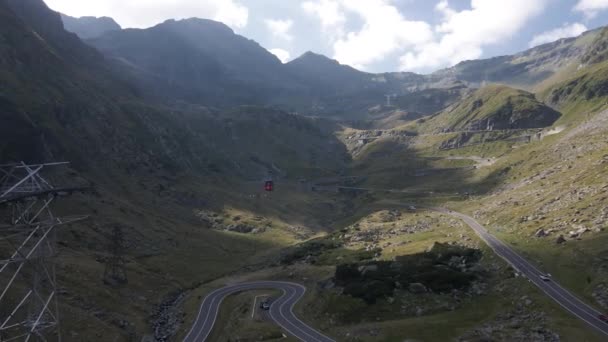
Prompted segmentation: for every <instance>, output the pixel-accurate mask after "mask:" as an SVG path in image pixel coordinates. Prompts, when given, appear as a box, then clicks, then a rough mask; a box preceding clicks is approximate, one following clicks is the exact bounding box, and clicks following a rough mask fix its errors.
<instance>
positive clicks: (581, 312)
mask: <svg viewBox="0 0 608 342" xmlns="http://www.w3.org/2000/svg"><path fill="white" fill-rule="evenodd" d="M429 209H431V210H434V211H438V212H442V213H445V214H448V215H451V216H454V217H458V218H460V219H462V220H463V221H464V222H465V223H466V224H467V225H468V226H469V227H471V228H472V229H473V230H474V231H475V233H477V235H479V237H480V238H481V239H482V240H483V241H485V243H486V244H487V245H488V246H490V248H492V250H494V252H495V253H496V254H497V255H498V256H500V257H501V258H503V259H504V260H505V261H507V262H508V263H509V264H511V266H513V267H514V268H515V269H516V270H518V271H519V272H520V273H521V274H522V275H524V276H525V277H527V278H528V279H529V280H530V281H531V282H532V283H533V284H534V285H536V286H537V287H538V288H539V289H541V290H542V291H543V292H544V293H545V294H546V295H547V296H549V297H551V299H553V300H554V301H556V302H557V303H558V304H559V305H561V306H562V307H564V309H566V310H568V311H569V312H570V313H572V314H573V315H575V316H576V317H578V318H580V319H581V320H582V321H584V322H585V323H587V324H588V325H589V326H590V327H592V328H594V329H595V330H597V331H598V332H600V333H601V334H603V335H604V336H606V338H607V339H608V323H606V322H603V321H602V320H600V319H599V318H598V316H599V315H601V314H602V313H601V312H599V311H598V310H596V309H594V308H592V307H591V306H589V305H587V304H586V303H585V302H583V301H582V300H580V299H579V298H578V297H576V296H575V295H574V294H572V293H571V292H569V291H568V290H566V289H565V288H563V287H561V286H560V285H559V284H558V283H556V282H555V281H554V280H553V279H551V280H549V281H544V280H543V279H541V278H540V275H545V273H544V272H542V271H541V270H539V269H538V268H537V267H536V266H534V265H532V264H531V263H529V262H528V261H527V260H526V259H524V258H523V257H522V256H521V255H519V254H518V253H517V252H515V251H514V250H513V249H511V247H509V246H507V245H506V244H505V243H504V242H502V241H500V240H498V239H497V238H496V237H494V236H493V235H492V234H490V233H489V232H488V231H487V230H486V229H485V228H484V227H483V226H482V225H481V224H479V222H477V221H476V220H475V219H473V218H472V217H470V216H467V215H464V214H461V213H457V212H454V211H451V210H449V209H445V208H429ZM581 281H583V280H581Z"/></svg>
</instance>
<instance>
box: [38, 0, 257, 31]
mask: <svg viewBox="0 0 608 342" xmlns="http://www.w3.org/2000/svg"><path fill="white" fill-rule="evenodd" d="M45 2H46V3H47V4H48V6H49V7H51V8H52V9H54V10H56V11H59V12H63V13H65V14H68V15H71V16H76V17H81V16H87V15H88V16H109V17H112V18H114V19H115V20H116V21H117V22H118V23H119V24H121V25H122V26H123V27H139V28H143V27H150V26H154V25H156V24H158V23H161V22H163V21H165V20H167V19H185V18H191V17H199V18H208V19H213V20H217V21H221V22H223V23H224V24H226V25H228V26H231V27H232V28H234V29H242V28H244V27H245V26H247V22H248V20H249V10H248V8H247V7H245V6H243V5H242V4H240V3H239V2H238V1H235V0H204V1H201V0H172V1H167V0H126V1H125V0H104V1H82V0H45Z"/></svg>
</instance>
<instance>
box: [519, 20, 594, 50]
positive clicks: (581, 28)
mask: <svg viewBox="0 0 608 342" xmlns="http://www.w3.org/2000/svg"><path fill="white" fill-rule="evenodd" d="M585 31H587V27H586V26H585V25H583V24H581V23H574V24H571V25H569V24H564V25H563V26H562V27H558V28H556V29H553V30H549V31H546V32H543V33H541V34H538V35H536V36H534V38H532V40H531V41H530V44H529V45H530V47H535V46H538V45H541V44H545V43H551V42H554V41H556V40H558V39H562V38H569V37H576V36H578V35H580V34H581V33H583V32H585Z"/></svg>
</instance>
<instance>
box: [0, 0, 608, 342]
mask: <svg viewBox="0 0 608 342" xmlns="http://www.w3.org/2000/svg"><path fill="white" fill-rule="evenodd" d="M606 32H608V28H600V29H596V30H592V31H588V32H586V33H584V34H582V35H581V36H579V37H576V38H567V39H561V40H559V41H556V42H554V43H549V44H545V45H540V46H538V47H534V48H532V49H530V50H527V51H524V52H521V53H519V54H516V55H514V56H503V57H496V58H492V59H487V60H474V61H466V62H461V63H459V64H457V65H455V66H454V67H451V68H448V69H444V70H439V71H436V72H434V73H430V74H425V75H420V74H415V73H410V72H395V73H381V74H374V73H368V72H362V71H359V70H356V69H354V68H352V67H349V66H346V65H342V64H340V63H338V62H337V61H334V60H331V59H330V58H327V57H325V56H323V55H319V54H316V53H312V52H308V53H305V54H304V55H302V56H301V57H299V58H296V59H294V60H292V61H291V62H288V63H282V62H281V61H279V60H278V58H277V57H275V56H274V55H272V54H271V53H270V52H268V51H266V49H264V48H263V47H262V46H260V45H259V44H258V43H256V42H255V41H253V40H250V39H247V38H245V37H243V36H240V35H238V34H237V33H235V32H234V31H233V30H232V29H230V28H229V27H228V26H226V25H224V24H222V23H220V22H216V21H212V20H207V19H196V18H193V19H184V20H168V21H166V22H163V23H160V24H158V25H156V26H153V27H151V28H148V29H122V28H121V27H120V26H119V25H118V24H117V23H116V22H114V21H113V20H112V19H111V18H101V19H97V18H80V19H78V18H72V17H68V16H65V15H60V14H59V13H57V12H54V11H52V10H51V9H49V8H48V7H47V6H46V4H45V3H44V2H43V1H42V0H0V85H1V88H0V137H1V138H0V160H1V161H2V162H3V163H4V162H6V163H12V162H19V161H25V162H27V163H39V162H52V161H69V162H70V165H69V166H68V167H67V170H65V171H64V173H63V174H61V175H60V176H61V177H62V179H64V180H68V181H69V182H71V183H77V184H81V183H82V184H87V187H90V188H91V189H92V190H91V191H88V192H83V193H74V194H72V196H71V197H69V198H67V199H65V200H62V201H61V202H60V203H57V205H56V206H54V208H53V210H54V212H56V213H57V215H58V216H69V215H74V214H81V215H86V216H88V219H87V220H85V221H82V222H77V223H74V224H72V225H70V226H67V227H65V228H60V229H58V230H57V231H56V233H57V241H58V243H57V250H58V251H59V252H58V254H57V255H56V256H55V258H54V260H55V265H56V270H57V281H56V282H57V294H58V296H59V307H58V311H59V312H60V317H61V325H60V329H59V330H57V331H54V332H53V334H54V335H53V336H54V337H56V336H59V335H60V336H61V339H62V340H64V341H149V342H152V341H181V340H186V341H189V340H193V341H194V340H197V341H198V340H203V339H200V338H199V339H196V338H192V337H191V336H190V335H189V332H190V331H191V330H192V331H196V334H197V335H199V333H200V335H203V334H204V335H206V334H209V339H208V340H209V341H211V340H212V341H279V340H288V341H296V340H306V341H308V340H310V341H325V340H328V341H329V340H335V341H448V340H450V341H488V340H490V341H551V342H553V341H604V340H606V336H607V335H606V334H607V333H608V324H606V323H605V322H602V320H601V319H600V318H598V317H599V315H600V314H601V313H602V312H604V313H605V312H608V268H607V267H606V261H607V260H608V247H607V246H608V244H607V243H606V242H607V241H608V231H606V228H608V209H607V208H608V182H607V181H606V173H607V169H606V166H607V165H608V139H607V137H608V91H607V89H608V87H606V85H607V82H608V58H607V57H606V56H608V51H607V50H606V46H608V35H607V33H606ZM243 56H246V57H247V58H244V57H243ZM386 94H396V96H395V97H394V98H393V99H392V101H391V100H390V97H389V101H388V102H387V98H386V97H385V95H386ZM57 176H58V175H50V176H49V177H51V178H49V179H50V180H53V179H55V178H56V177H57ZM269 180H271V181H272V182H273V185H274V188H273V189H272V190H273V191H265V189H264V184H265V182H267V181H269ZM11 210H12V207H10V206H0V214H1V215H2V218H3V219H5V220H4V221H6V222H4V221H3V225H0V230H1V229H4V230H3V231H2V236H0V260H4V259H5V258H9V257H10V248H12V247H13V246H12V245H11V242H7V241H8V239H5V238H7V237H11V235H9V233H10V230H8V229H5V227H8V226H10V220H12V219H11V214H12V212H11ZM4 223H6V224H4ZM117 235H119V236H120V238H117ZM497 239H498V240H500V241H502V242H500V241H498V240H497ZM117 240H120V241H119V242H117ZM117 253H118V254H120V256H121V258H123V259H124V271H125V274H126V277H127V279H126V280H125V281H124V282H122V281H120V282H119V281H117V279H114V280H112V279H107V277H106V276H105V274H106V270H107V267H109V266H108V265H110V264H111V262H112V260H113V258H115V257H116V254H117ZM7 264H8V263H7ZM541 270H542V271H541ZM32 272H33V271H28V272H26V273H25V274H24V275H23V276H22V277H21V278H18V279H17V284H18V285H17V287H18V288H19V289H22V288H25V287H27V286H28V285H27V284H29V281H30V280H31V277H32V274H33V273H32ZM541 275H542V276H543V277H549V278H550V280H548V281H547V280H545V279H543V278H540V276H541ZM7 281H10V282H12V280H11V279H10V277H9V276H7V275H6V273H2V271H0V284H2V286H4V284H6V283H7ZM266 282H273V283H266ZM241 284H249V285H241ZM252 284H253V285H252ZM255 284H258V285H259V284H261V285H259V286H258V285H255ZM264 284H270V285H272V286H270V285H268V286H264ZM277 284H278V285H277ZM281 284H283V285H281ZM285 284H292V285H285ZM293 284H296V285H293ZM241 286H242V288H241ZM231 287H232V288H231ZM222 288H224V291H225V293H224V294H226V296H225V298H224V296H222V297H220V296H218V295H217V293H223V292H221V291H220V290H218V289H222ZM234 289H237V290H234ZM245 289H248V290H247V291H244V290H245ZM214 291H218V292H214ZM229 292H230V293H233V292H234V294H233V295H230V296H228V295H227V293H229ZM213 293H215V294H216V296H217V297H213V296H210V297H207V296H208V295H209V294H213ZM10 295H11V293H10V292H9V297H10ZM259 296H267V297H268V298H270V307H269V310H268V311H264V310H265V309H262V308H259V307H257V305H256V303H257V302H256V300H257V297H259ZM206 298H209V299H208V300H207V299H206ZM16 301H18V299H17V298H9V301H8V302H2V298H1V297H0V324H2V323H4V318H5V317H8V318H12V317H13V314H12V313H11V311H12V308H13V306H14V304H15V302H16ZM274 302H276V303H278V304H277V305H276V306H273V303H274ZM205 303H207V304H205ZM252 303H253V307H252ZM220 304H221V305H220ZM201 305H202V307H201ZM214 310H217V312H215V313H214ZM202 312H205V320H200V317H198V316H199V315H202ZM211 317H213V319H211ZM277 317H278V318H277ZM275 323H277V324H275ZM286 327H287V328H286ZM289 327H291V328H289ZM291 330H292V332H291V333H289V332H290V331H291ZM293 331H299V332H296V333H293ZM317 334H319V335H317ZM294 335H295V336H297V337H294ZM311 336H312V337H311ZM314 336H317V337H314ZM10 337H12V336H7V335H6V334H5V333H4V331H3V329H1V328H0V340H2V341H4V339H5V338H6V340H7V341H9V340H10V339H9V338H10Z"/></svg>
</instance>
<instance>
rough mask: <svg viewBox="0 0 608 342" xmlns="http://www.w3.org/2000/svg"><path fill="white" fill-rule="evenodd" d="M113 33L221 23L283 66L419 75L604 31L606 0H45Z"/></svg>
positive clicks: (606, 14) (56, 8)
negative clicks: (313, 64)
mask: <svg viewBox="0 0 608 342" xmlns="http://www.w3.org/2000/svg"><path fill="white" fill-rule="evenodd" d="M45 2H46V3H47V5H48V6H49V7H51V8H52V9H54V10H56V11H59V12H62V13H65V14H68V15H71V16H75V17H81V16H97V17H100V16H108V17H112V18H114V20H116V21H117V22H118V23H119V24H120V25H121V26H122V27H123V28H147V27H151V26H154V25H156V24H158V23H161V22H163V21H165V20H167V19H184V18H191V17H199V18H207V19H213V20H217V21H221V22H223V23H225V24H226V25H228V26H230V27H231V28H232V29H233V30H234V31H235V32H236V33H238V34H240V35H243V36H245V37H247V38H250V39H253V40H255V41H257V42H258V43H260V45H262V46H263V47H265V48H266V49H268V50H269V51H270V52H272V53H273V54H275V55H276V56H277V57H279V59H281V60H282V61H283V62H288V61H290V60H292V59H294V58H297V57H298V56H300V55H302V54H303V53H305V52H306V51H313V52H316V53H321V54H324V55H326V56H328V57H331V58H333V59H336V60H338V61H339V62H340V63H342V64H347V65H350V66H353V67H355V68H357V69H360V70H364V71H369V72H386V71H413V72H419V73H429V72H432V71H435V70H438V69H441V68H445V67H449V66H452V65H455V64H457V63H458V62H461V61H463V60H471V59H479V58H489V57H494V56H498V55H506V54H513V53H516V52H519V51H523V50H525V49H528V48H530V47H533V46H537V45H540V44H544V43H548V42H551V41H555V40H557V39H560V38H565V37H572V36H577V35H579V34H581V33H582V32H584V31H586V30H590V29H594V28H597V27H600V26H604V25H608V0H87V1H83V0H45Z"/></svg>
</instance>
